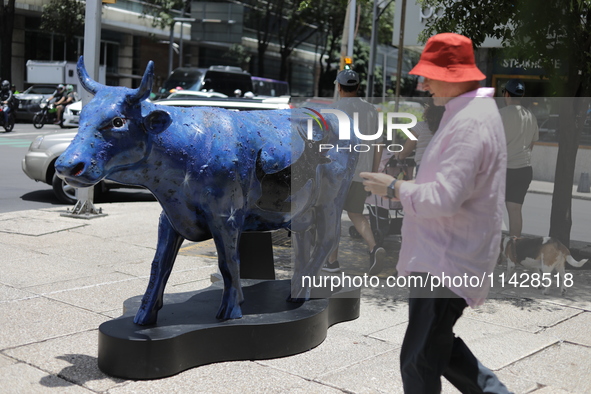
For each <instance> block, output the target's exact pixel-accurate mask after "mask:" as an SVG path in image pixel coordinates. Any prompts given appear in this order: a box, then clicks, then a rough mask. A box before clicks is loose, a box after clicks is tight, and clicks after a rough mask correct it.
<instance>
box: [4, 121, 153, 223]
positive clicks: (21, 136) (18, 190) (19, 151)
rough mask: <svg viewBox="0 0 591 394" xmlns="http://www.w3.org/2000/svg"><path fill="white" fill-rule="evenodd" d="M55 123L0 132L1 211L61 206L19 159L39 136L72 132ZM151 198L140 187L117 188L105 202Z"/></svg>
mask: <svg viewBox="0 0 591 394" xmlns="http://www.w3.org/2000/svg"><path fill="white" fill-rule="evenodd" d="M72 130H74V129H61V128H60V127H59V126H55V125H45V126H44V127H43V128H41V129H35V128H34V127H33V124H31V123H17V124H16V125H15V126H14V130H13V131H12V132H10V133H3V132H0V165H1V166H2V171H0V213H3V212H12V211H23V210H29V209H41V208H48V207H55V206H59V205H63V206H64V207H69V206H68V205H64V204H62V203H60V202H59V201H58V199H57V198H56V197H55V195H54V194H53V189H52V187H51V185H48V184H46V183H43V182H35V181H33V180H32V179H30V178H29V177H28V176H27V175H25V173H24V172H23V170H22V164H21V162H22V160H23V158H24V157H25V154H26V153H27V150H28V149H29V145H30V144H31V142H32V141H33V140H34V139H35V137H37V136H38V135H46V134H50V133H59V132H65V131H72ZM127 201H153V197H152V195H151V194H150V193H149V192H147V191H143V190H137V189H133V190H132V189H117V190H112V191H110V192H109V193H107V195H106V197H105V200H104V202H127Z"/></svg>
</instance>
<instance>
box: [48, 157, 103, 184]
mask: <svg viewBox="0 0 591 394" xmlns="http://www.w3.org/2000/svg"><path fill="white" fill-rule="evenodd" d="M55 173H56V174H57V176H58V177H60V178H62V179H63V180H64V181H66V183H68V184H69V185H71V186H74V187H89V186H92V185H93V184H95V183H96V181H95V180H94V179H89V177H88V171H87V168H86V163H85V162H84V161H70V160H64V157H63V156H60V157H59V158H58V159H57V161H56V162H55Z"/></svg>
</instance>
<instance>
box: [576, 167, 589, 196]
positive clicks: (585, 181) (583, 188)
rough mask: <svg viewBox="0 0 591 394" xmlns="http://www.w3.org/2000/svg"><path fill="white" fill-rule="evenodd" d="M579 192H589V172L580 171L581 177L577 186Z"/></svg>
mask: <svg viewBox="0 0 591 394" xmlns="http://www.w3.org/2000/svg"><path fill="white" fill-rule="evenodd" d="M577 192H579V193H591V187H590V185H589V173H588V172H582V173H581V178H580V179H579V186H578V187H577Z"/></svg>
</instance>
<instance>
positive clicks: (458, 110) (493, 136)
mask: <svg viewBox="0 0 591 394" xmlns="http://www.w3.org/2000/svg"><path fill="white" fill-rule="evenodd" d="M493 94H494V89H492V88H480V89H478V90H474V91H471V92H468V93H465V94H463V95H461V96H459V97H456V98H453V99H451V100H450V101H449V102H448V103H447V104H446V106H445V107H446V111H445V114H444V115H443V119H442V120H441V124H440V126H439V129H438V130H437V132H436V133H435V135H434V136H433V139H432V140H431V142H430V143H429V146H428V147H427V150H426V151H425V154H424V156H423V160H422V162H421V171H419V173H418V176H417V178H416V182H415V183H410V182H405V183H403V184H402V185H401V187H400V191H399V194H400V200H401V203H402V206H403V208H404V220H403V225H402V240H403V241H402V247H401V250H400V257H399V261H398V266H397V269H398V273H399V275H408V274H410V273H411V272H429V273H431V274H432V275H434V276H438V277H439V278H445V277H449V278H450V280H449V283H448V282H445V285H446V287H448V288H449V289H450V290H452V291H453V292H454V293H456V294H457V295H459V296H460V297H462V298H464V299H465V300H466V302H467V303H468V305H470V306H472V307H474V306H477V305H480V304H482V303H483V302H484V300H485V299H486V297H487V295H488V292H489V289H490V284H491V282H490V277H489V276H488V275H489V274H490V273H492V272H493V270H494V267H495V264H496V261H497V257H498V253H499V245H500V241H501V226H502V220H503V212H504V211H503V210H504V206H505V205H504V200H505V172H506V166H507V164H506V163H507V148H506V143H505V133H504V131H503V123H502V120H501V117H500V115H499V111H498V109H497V105H496V104H495V102H494V100H493V99H492V96H493ZM444 275H445V276H444ZM473 277H475V278H473ZM458 278H461V280H460V279H458ZM476 278H477V279H476ZM477 282H478V284H479V285H476V284H477ZM454 283H455V285H454ZM458 284H460V285H458Z"/></svg>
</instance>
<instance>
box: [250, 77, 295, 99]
mask: <svg viewBox="0 0 591 394" xmlns="http://www.w3.org/2000/svg"><path fill="white" fill-rule="evenodd" d="M252 87H253V89H254V90H253V91H252V92H253V93H254V94H255V96H268V97H279V96H289V84H288V83H287V82H285V81H278V80H276V79H269V78H261V77H252Z"/></svg>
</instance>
